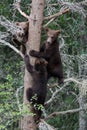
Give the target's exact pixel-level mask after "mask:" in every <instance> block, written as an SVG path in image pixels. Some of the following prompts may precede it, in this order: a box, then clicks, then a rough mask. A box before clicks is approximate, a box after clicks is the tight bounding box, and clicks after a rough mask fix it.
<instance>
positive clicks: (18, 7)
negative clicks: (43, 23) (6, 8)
mask: <svg viewBox="0 0 87 130" xmlns="http://www.w3.org/2000/svg"><path fill="white" fill-rule="evenodd" d="M14 6H15V8H16V9H17V10H18V11H19V13H20V14H21V15H22V16H24V17H25V18H26V19H28V20H29V16H28V15H27V14H26V13H25V12H23V11H22V10H21V8H20V2H16V3H15V4H14Z"/></svg>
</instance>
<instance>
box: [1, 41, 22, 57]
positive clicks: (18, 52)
mask: <svg viewBox="0 0 87 130" xmlns="http://www.w3.org/2000/svg"><path fill="white" fill-rule="evenodd" d="M0 42H1V43H3V44H5V45H6V46H9V47H10V48H11V49H13V50H14V51H15V52H16V53H17V54H19V55H20V56H21V57H22V58H24V55H23V54H22V53H21V51H19V50H18V49H17V48H15V47H14V46H13V45H11V44H10V43H8V42H6V41H4V40H2V39H0Z"/></svg>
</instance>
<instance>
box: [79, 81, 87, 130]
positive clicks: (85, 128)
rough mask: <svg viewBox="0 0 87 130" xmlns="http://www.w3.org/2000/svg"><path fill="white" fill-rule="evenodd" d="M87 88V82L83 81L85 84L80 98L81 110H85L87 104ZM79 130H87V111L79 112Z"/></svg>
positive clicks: (81, 89)
mask: <svg viewBox="0 0 87 130" xmlns="http://www.w3.org/2000/svg"><path fill="white" fill-rule="evenodd" d="M86 88H87V81H86V82H85V80H83V84H82V86H81V87H80V93H79V95H80V97H79V106H80V108H84V105H85V104H86V102H87V101H86ZM79 130H87V117H86V110H83V111H80V112H79Z"/></svg>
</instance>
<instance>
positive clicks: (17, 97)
mask: <svg viewBox="0 0 87 130" xmlns="http://www.w3.org/2000/svg"><path fill="white" fill-rule="evenodd" d="M22 88H23V86H21V87H20V88H18V89H17V91H16V99H17V105H18V108H19V111H20V112H21V106H20V102H19V96H18V93H19V91H20V89H22Z"/></svg>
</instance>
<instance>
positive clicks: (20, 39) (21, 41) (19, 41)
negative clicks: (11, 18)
mask: <svg viewBox="0 0 87 130" xmlns="http://www.w3.org/2000/svg"><path fill="white" fill-rule="evenodd" d="M15 25H16V26H18V27H20V29H22V30H23V33H21V32H20V31H17V32H16V34H15V35H14V36H13V39H12V40H13V43H14V44H16V45H17V46H19V47H20V50H21V52H22V53H23V54H25V52H26V47H25V44H26V42H27V40H28V28H29V22H28V21H27V22H16V23H15Z"/></svg>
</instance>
